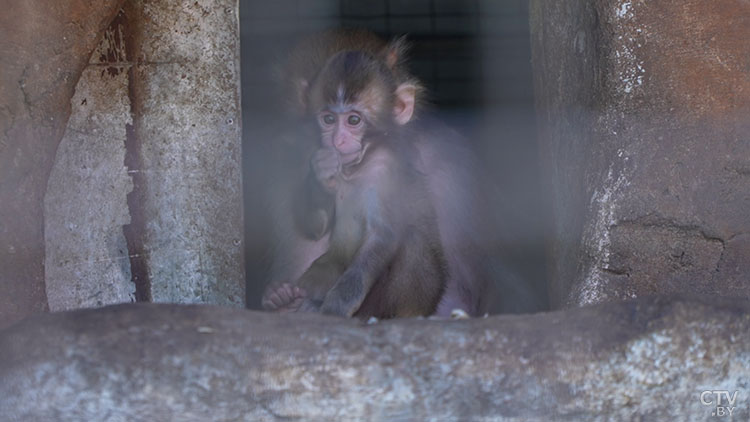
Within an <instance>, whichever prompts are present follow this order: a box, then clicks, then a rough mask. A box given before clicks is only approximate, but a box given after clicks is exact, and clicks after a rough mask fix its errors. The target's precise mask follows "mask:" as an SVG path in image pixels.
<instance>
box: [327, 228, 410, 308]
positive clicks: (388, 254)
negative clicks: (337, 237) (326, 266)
mask: <svg viewBox="0 0 750 422" xmlns="http://www.w3.org/2000/svg"><path fill="white" fill-rule="evenodd" d="M389 233H392V232H389ZM397 250H398V239H397V238H396V236H393V235H385V234H376V233H370V234H369V235H368V236H367V237H366V239H365V242H364V243H363V244H362V246H361V247H360V248H359V250H358V251H357V254H356V255H355V256H354V260H353V261H352V263H351V264H350V265H349V267H348V268H347V269H346V271H344V273H343V274H341V277H339V278H338V280H337V281H336V284H335V286H333V288H332V289H330V291H329V292H328V293H327V294H326V295H325V299H324V300H323V304H322V305H321V307H320V311H321V312H322V313H324V314H329V315H339V316H346V317H350V316H352V315H354V313H355V312H357V309H359V307H360V306H361V305H362V302H364V300H365V297H367V293H369V292H370V289H371V288H372V286H373V285H374V283H375V281H376V280H377V279H378V278H379V277H380V275H381V274H383V271H385V269H386V268H387V266H388V264H389V263H390V262H391V261H392V260H393V257H394V255H395V254H396V251H397Z"/></svg>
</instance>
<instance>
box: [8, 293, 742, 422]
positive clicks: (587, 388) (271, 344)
mask: <svg viewBox="0 0 750 422" xmlns="http://www.w3.org/2000/svg"><path fill="white" fill-rule="evenodd" d="M749 332H750V304H748V303H746V302H729V301H723V302H721V303H718V304H715V303H713V300H712V299H689V298H681V299H672V300H668V299H664V298H643V299H639V300H637V301H633V302H627V303H618V304H609V305H600V306H594V307H586V308H580V309H573V310H569V311H566V312H556V313H549V314H540V315H534V316H523V317H492V318H487V319H475V320H465V321H431V320H399V321H386V322H379V323H376V324H373V325H366V324H364V323H361V322H358V321H354V320H343V319H335V318H328V317H322V316H316V315H273V314H267V313H257V312H250V311H243V310H236V309H225V308H215V307H204V306H178V305H120V306H113V307H108V308H102V309H99V310H85V311H74V312H69V313H61V314H49V315H41V316H36V317H33V318H31V319H27V320H25V321H23V322H21V323H20V324H17V325H15V326H13V327H11V328H9V329H7V330H5V331H4V332H2V333H1V334H0V414H2V415H3V417H4V420H10V421H21V420H23V421H50V420H66V421H71V420H82V421H84V420H86V421H87V420H118V421H119V420H164V421H166V420H180V421H205V420H213V421H229V420H232V421H236V420H237V421H264V420H267V421H274V420H326V421H331V420H334V421H335V420H341V421H349V420H378V421H385V420H403V421H411V420H431V419H432V420H440V421H445V420H517V421H521V420H523V421H527V420H570V421H588V420H672V419H674V418H679V419H680V420H708V419H710V418H711V414H712V412H716V398H715V396H709V395H704V402H707V401H708V400H711V397H714V398H713V399H712V401H713V403H712V404H711V405H704V404H702V403H701V393H702V392H703V391H706V390H717V391H718V390H728V391H729V392H730V393H733V392H734V391H738V393H737V396H736V401H735V403H734V404H733V405H732V406H734V409H733V415H735V417H739V420H746V419H747V418H748V416H750V412H749V411H748V406H750V388H749V387H748V386H750V336H748V335H747V334H748V333H749ZM724 404H726V401H725V402H724ZM639 418H643V419H639ZM743 418H744V419H743Z"/></svg>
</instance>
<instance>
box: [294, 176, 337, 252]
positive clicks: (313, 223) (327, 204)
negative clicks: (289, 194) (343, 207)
mask: <svg viewBox="0 0 750 422" xmlns="http://www.w3.org/2000/svg"><path fill="white" fill-rule="evenodd" d="M334 206H335V197H334V196H333V194H332V193H331V192H329V191H327V190H326V189H325V188H323V186H321V185H320V182H318V180H317V178H316V176H315V174H314V171H313V170H312V169H311V170H310V172H309V174H308V175H307V177H306V178H305V182H304V183H303V184H302V187H301V189H300V190H299V192H298V193H297V195H295V196H294V199H293V201H292V207H293V210H292V213H293V216H294V224H295V226H296V227H297V230H299V231H300V233H302V234H303V235H304V236H305V237H307V238H310V239H313V240H318V239H320V238H321V237H323V235H325V234H326V233H327V232H328V231H329V230H330V229H331V223H332V222H333V214H334V210H335V207H334Z"/></svg>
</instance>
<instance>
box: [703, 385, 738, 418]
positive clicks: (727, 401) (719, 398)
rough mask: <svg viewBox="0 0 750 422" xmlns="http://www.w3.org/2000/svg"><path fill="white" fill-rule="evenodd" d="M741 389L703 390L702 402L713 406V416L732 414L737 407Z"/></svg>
mask: <svg viewBox="0 0 750 422" xmlns="http://www.w3.org/2000/svg"><path fill="white" fill-rule="evenodd" d="M739 393H740V392H739V391H729V390H706V391H703V392H701V404H702V405H704V406H711V416H718V417H722V416H732V413H734V410H735V409H736V408H737V406H735V404H736V403H737V397H738V396H739V395H740V394H739Z"/></svg>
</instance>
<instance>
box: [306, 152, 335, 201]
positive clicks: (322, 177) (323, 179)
mask: <svg viewBox="0 0 750 422" xmlns="http://www.w3.org/2000/svg"><path fill="white" fill-rule="evenodd" d="M310 164H311V165H312V170H313V173H315V178H316V179H318V182H319V183H320V185H321V186H323V188H325V189H326V190H327V191H329V192H332V193H333V192H336V187H337V186H336V185H337V183H336V176H337V175H338V173H339V169H340V167H341V164H340V163H339V156H338V153H336V150H335V149H333V148H320V149H319V150H317V151H316V152H315V154H314V155H313V157H312V161H311V163H310Z"/></svg>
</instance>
